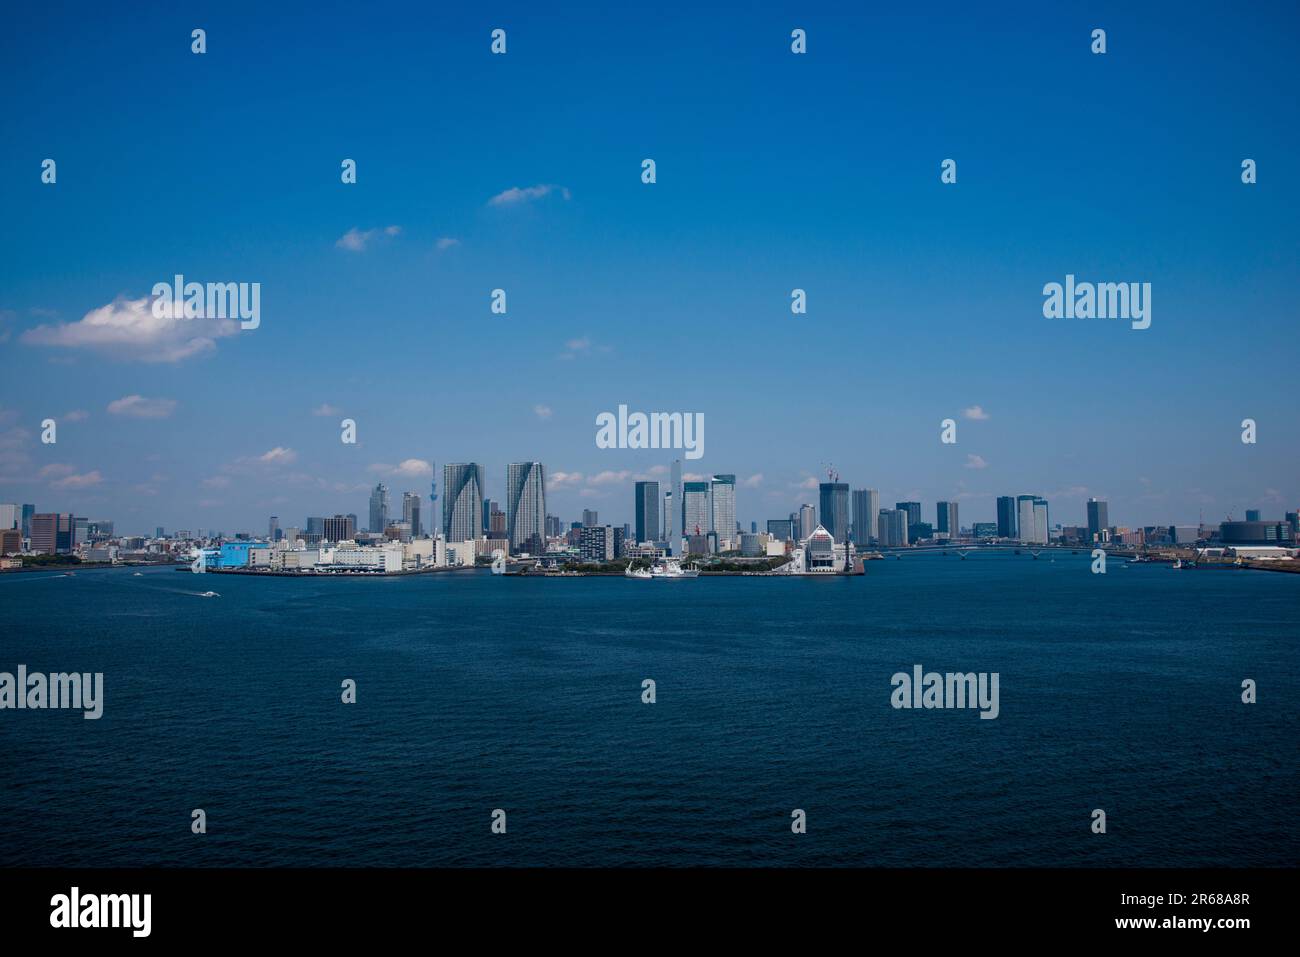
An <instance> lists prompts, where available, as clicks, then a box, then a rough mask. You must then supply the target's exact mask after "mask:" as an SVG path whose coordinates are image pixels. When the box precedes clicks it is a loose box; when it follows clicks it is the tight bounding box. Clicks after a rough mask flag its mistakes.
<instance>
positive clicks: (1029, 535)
mask: <svg viewBox="0 0 1300 957" xmlns="http://www.w3.org/2000/svg"><path fill="white" fill-rule="evenodd" d="M1016 523H1017V524H1018V525H1019V533H1018V535H1017V538H1018V539H1019V540H1020V541H1022V542H1024V543H1026V544H1030V545H1046V544H1047V541H1048V537H1049V532H1048V525H1047V502H1046V501H1045V500H1044V499H1042V498H1040V497H1039V496H1037V495H1017V496H1016Z"/></svg>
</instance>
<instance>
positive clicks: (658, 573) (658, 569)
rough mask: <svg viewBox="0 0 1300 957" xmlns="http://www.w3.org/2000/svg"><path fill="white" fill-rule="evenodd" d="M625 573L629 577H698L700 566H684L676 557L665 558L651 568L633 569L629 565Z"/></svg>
mask: <svg viewBox="0 0 1300 957" xmlns="http://www.w3.org/2000/svg"><path fill="white" fill-rule="evenodd" d="M623 574H624V575H626V576H627V577H628V578H698V577H699V576H700V571H699V569H698V568H682V563H681V562H679V561H678V560H677V559H675V558H665V559H663V561H658V562H655V563H654V564H653V565H651V566H650V567H649V568H638V569H636V570H635V571H633V570H632V568H631V567H630V566H629V567H628V568H627V569H625V570H624V572H623Z"/></svg>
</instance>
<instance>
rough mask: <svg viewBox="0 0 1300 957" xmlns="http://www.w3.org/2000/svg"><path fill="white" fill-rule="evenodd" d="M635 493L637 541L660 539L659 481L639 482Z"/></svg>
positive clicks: (655, 540)
mask: <svg viewBox="0 0 1300 957" xmlns="http://www.w3.org/2000/svg"><path fill="white" fill-rule="evenodd" d="M633 495H634V496H635V498H634V501H633V506H634V508H635V512H636V540H637V542H638V543H640V542H657V541H659V533H660V531H661V529H660V527H659V483H658V482H637V483H636V485H635V487H634V492H633Z"/></svg>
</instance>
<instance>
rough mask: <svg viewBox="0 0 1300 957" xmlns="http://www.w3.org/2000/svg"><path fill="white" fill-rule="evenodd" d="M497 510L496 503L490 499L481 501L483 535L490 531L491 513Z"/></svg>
mask: <svg viewBox="0 0 1300 957" xmlns="http://www.w3.org/2000/svg"><path fill="white" fill-rule="evenodd" d="M496 508H497V503H496V502H494V501H492V499H490V498H485V499H483V525H482V532H483V534H484V535H486V534H488V533H489V532H491V531H492V511H493V510H494V509H496Z"/></svg>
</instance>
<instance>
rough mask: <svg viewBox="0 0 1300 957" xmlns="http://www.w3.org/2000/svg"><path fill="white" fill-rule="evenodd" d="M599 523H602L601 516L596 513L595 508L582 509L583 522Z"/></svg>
mask: <svg viewBox="0 0 1300 957" xmlns="http://www.w3.org/2000/svg"><path fill="white" fill-rule="evenodd" d="M599 523H600V516H599V515H598V514H597V513H596V510H595V509H594V508H584V509H583V510H582V524H583V525H584V526H585V525H597V524H599Z"/></svg>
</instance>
